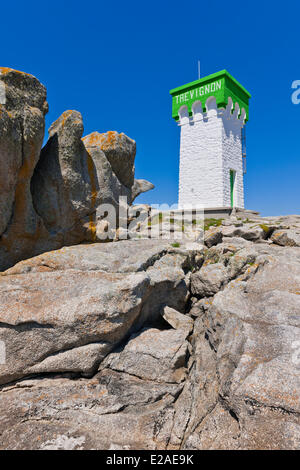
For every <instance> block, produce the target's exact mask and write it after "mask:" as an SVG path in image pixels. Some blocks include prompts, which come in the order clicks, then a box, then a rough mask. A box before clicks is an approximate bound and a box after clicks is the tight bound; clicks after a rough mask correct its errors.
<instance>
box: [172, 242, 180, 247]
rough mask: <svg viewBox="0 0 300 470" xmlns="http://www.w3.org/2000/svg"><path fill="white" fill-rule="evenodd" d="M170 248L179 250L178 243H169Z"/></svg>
mask: <svg viewBox="0 0 300 470" xmlns="http://www.w3.org/2000/svg"><path fill="white" fill-rule="evenodd" d="M171 246H173V248H179V247H180V243H178V242H175V243H171Z"/></svg>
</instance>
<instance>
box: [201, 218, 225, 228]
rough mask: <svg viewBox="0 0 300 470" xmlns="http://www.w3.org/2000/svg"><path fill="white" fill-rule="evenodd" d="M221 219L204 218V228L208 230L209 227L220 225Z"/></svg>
mask: <svg viewBox="0 0 300 470" xmlns="http://www.w3.org/2000/svg"><path fill="white" fill-rule="evenodd" d="M222 220H223V219H205V220H204V230H208V229H209V228H210V227H219V226H220V225H222Z"/></svg>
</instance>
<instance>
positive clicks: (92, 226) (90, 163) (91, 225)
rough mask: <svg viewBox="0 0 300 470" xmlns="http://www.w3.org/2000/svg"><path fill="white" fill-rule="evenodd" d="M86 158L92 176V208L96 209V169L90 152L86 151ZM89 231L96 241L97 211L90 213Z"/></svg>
mask: <svg viewBox="0 0 300 470" xmlns="http://www.w3.org/2000/svg"><path fill="white" fill-rule="evenodd" d="M86 158H87V168H88V173H89V177H90V183H91V208H92V209H94V208H95V205H96V199H97V195H98V192H97V185H96V174H95V169H94V162H93V159H92V157H91V156H90V154H89V153H88V152H86ZM89 219H90V220H89V232H90V234H91V240H92V241H93V242H94V241H96V231H97V230H96V224H95V212H94V213H93V214H90V216H89Z"/></svg>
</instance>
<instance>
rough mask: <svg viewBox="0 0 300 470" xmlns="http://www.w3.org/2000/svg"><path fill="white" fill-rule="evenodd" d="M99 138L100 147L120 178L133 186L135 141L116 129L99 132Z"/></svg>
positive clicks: (129, 185) (127, 184) (129, 186)
mask: <svg viewBox="0 0 300 470" xmlns="http://www.w3.org/2000/svg"><path fill="white" fill-rule="evenodd" d="M98 139H99V143H100V146H99V148H100V149H101V150H102V151H103V152H104V153H105V156H106V158H107V159H108V161H109V163H110V165H111V168H112V170H113V172H114V173H115V175H116V176H117V178H118V180H119V181H120V182H121V183H122V184H123V185H124V186H126V187H127V188H131V187H132V186H133V185H134V159H135V153H136V143H135V141H134V140H132V139H130V137H127V135H125V134H123V133H121V134H119V133H118V132H116V131H109V132H106V133H105V134H98V136H97V140H98Z"/></svg>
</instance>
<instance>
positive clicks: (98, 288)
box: [0, 240, 190, 383]
mask: <svg viewBox="0 0 300 470" xmlns="http://www.w3.org/2000/svg"><path fill="white" fill-rule="evenodd" d="M124 253H127V256H128V257H127V258H126V257H125V256H124V255H123V254H124ZM130 253H131V257H132V258H131V257H130V256H129V255H130ZM172 253H173V254H172ZM165 256H175V257H176V253H174V252H173V251H172V247H170V246H169V245H168V244H166V243H162V242H161V241H157V242H153V241H151V240H149V241H135V242H130V241H123V242H118V243H112V244H90V245H78V246H74V247H69V248H64V249H62V250H58V251H53V252H50V253H46V254H43V255H40V256H38V257H37V258H33V259H30V260H27V261H23V262H20V263H19V264H17V265H16V266H15V267H13V268H11V269H9V270H8V271H6V272H4V273H3V275H2V276H0V298H1V303H0V341H3V342H4V344H5V345H6V362H5V364H3V365H0V383H7V382H11V381H13V380H16V379H18V378H20V377H24V376H26V375H30V374H33V373H46V372H48V373H50V372H52V373H53V372H76V373H82V374H85V375H86V374H91V373H93V372H95V370H97V367H98V365H99V363H100V362H101V360H102V359H103V358H104V357H105V356H106V355H107V354H108V352H110V351H111V350H112V349H113V348H114V347H115V346H116V345H118V343H119V342H120V341H122V340H123V339H124V338H126V336H127V335H128V334H129V333H130V332H131V330H132V329H139V328H141V327H142V326H143V325H144V324H147V323H149V322H150V321H151V322H159V320H160V319H161V314H160V312H161V308H162V307H163V306H164V305H169V306H170V307H173V308H174V307H175V306H177V307H178V309H181V311H183V310H184V308H185V305H186V301H187V299H188V295H189V292H188V284H187V281H186V279H185V273H184V271H183V269H181V267H180V264H178V263H175V265H174V267H170V266H169V267H168V271H167V270H166V269H165V270H163V269H162V268H161V266H160V264H159V261H160V260H162V259H163V258H164V257H165ZM189 257H190V253H189V252H186V254H185V258H186V259H188V258H189ZM183 258H184V254H182V255H181V263H182V264H184V259H183ZM157 263H158V264H157Z"/></svg>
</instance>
